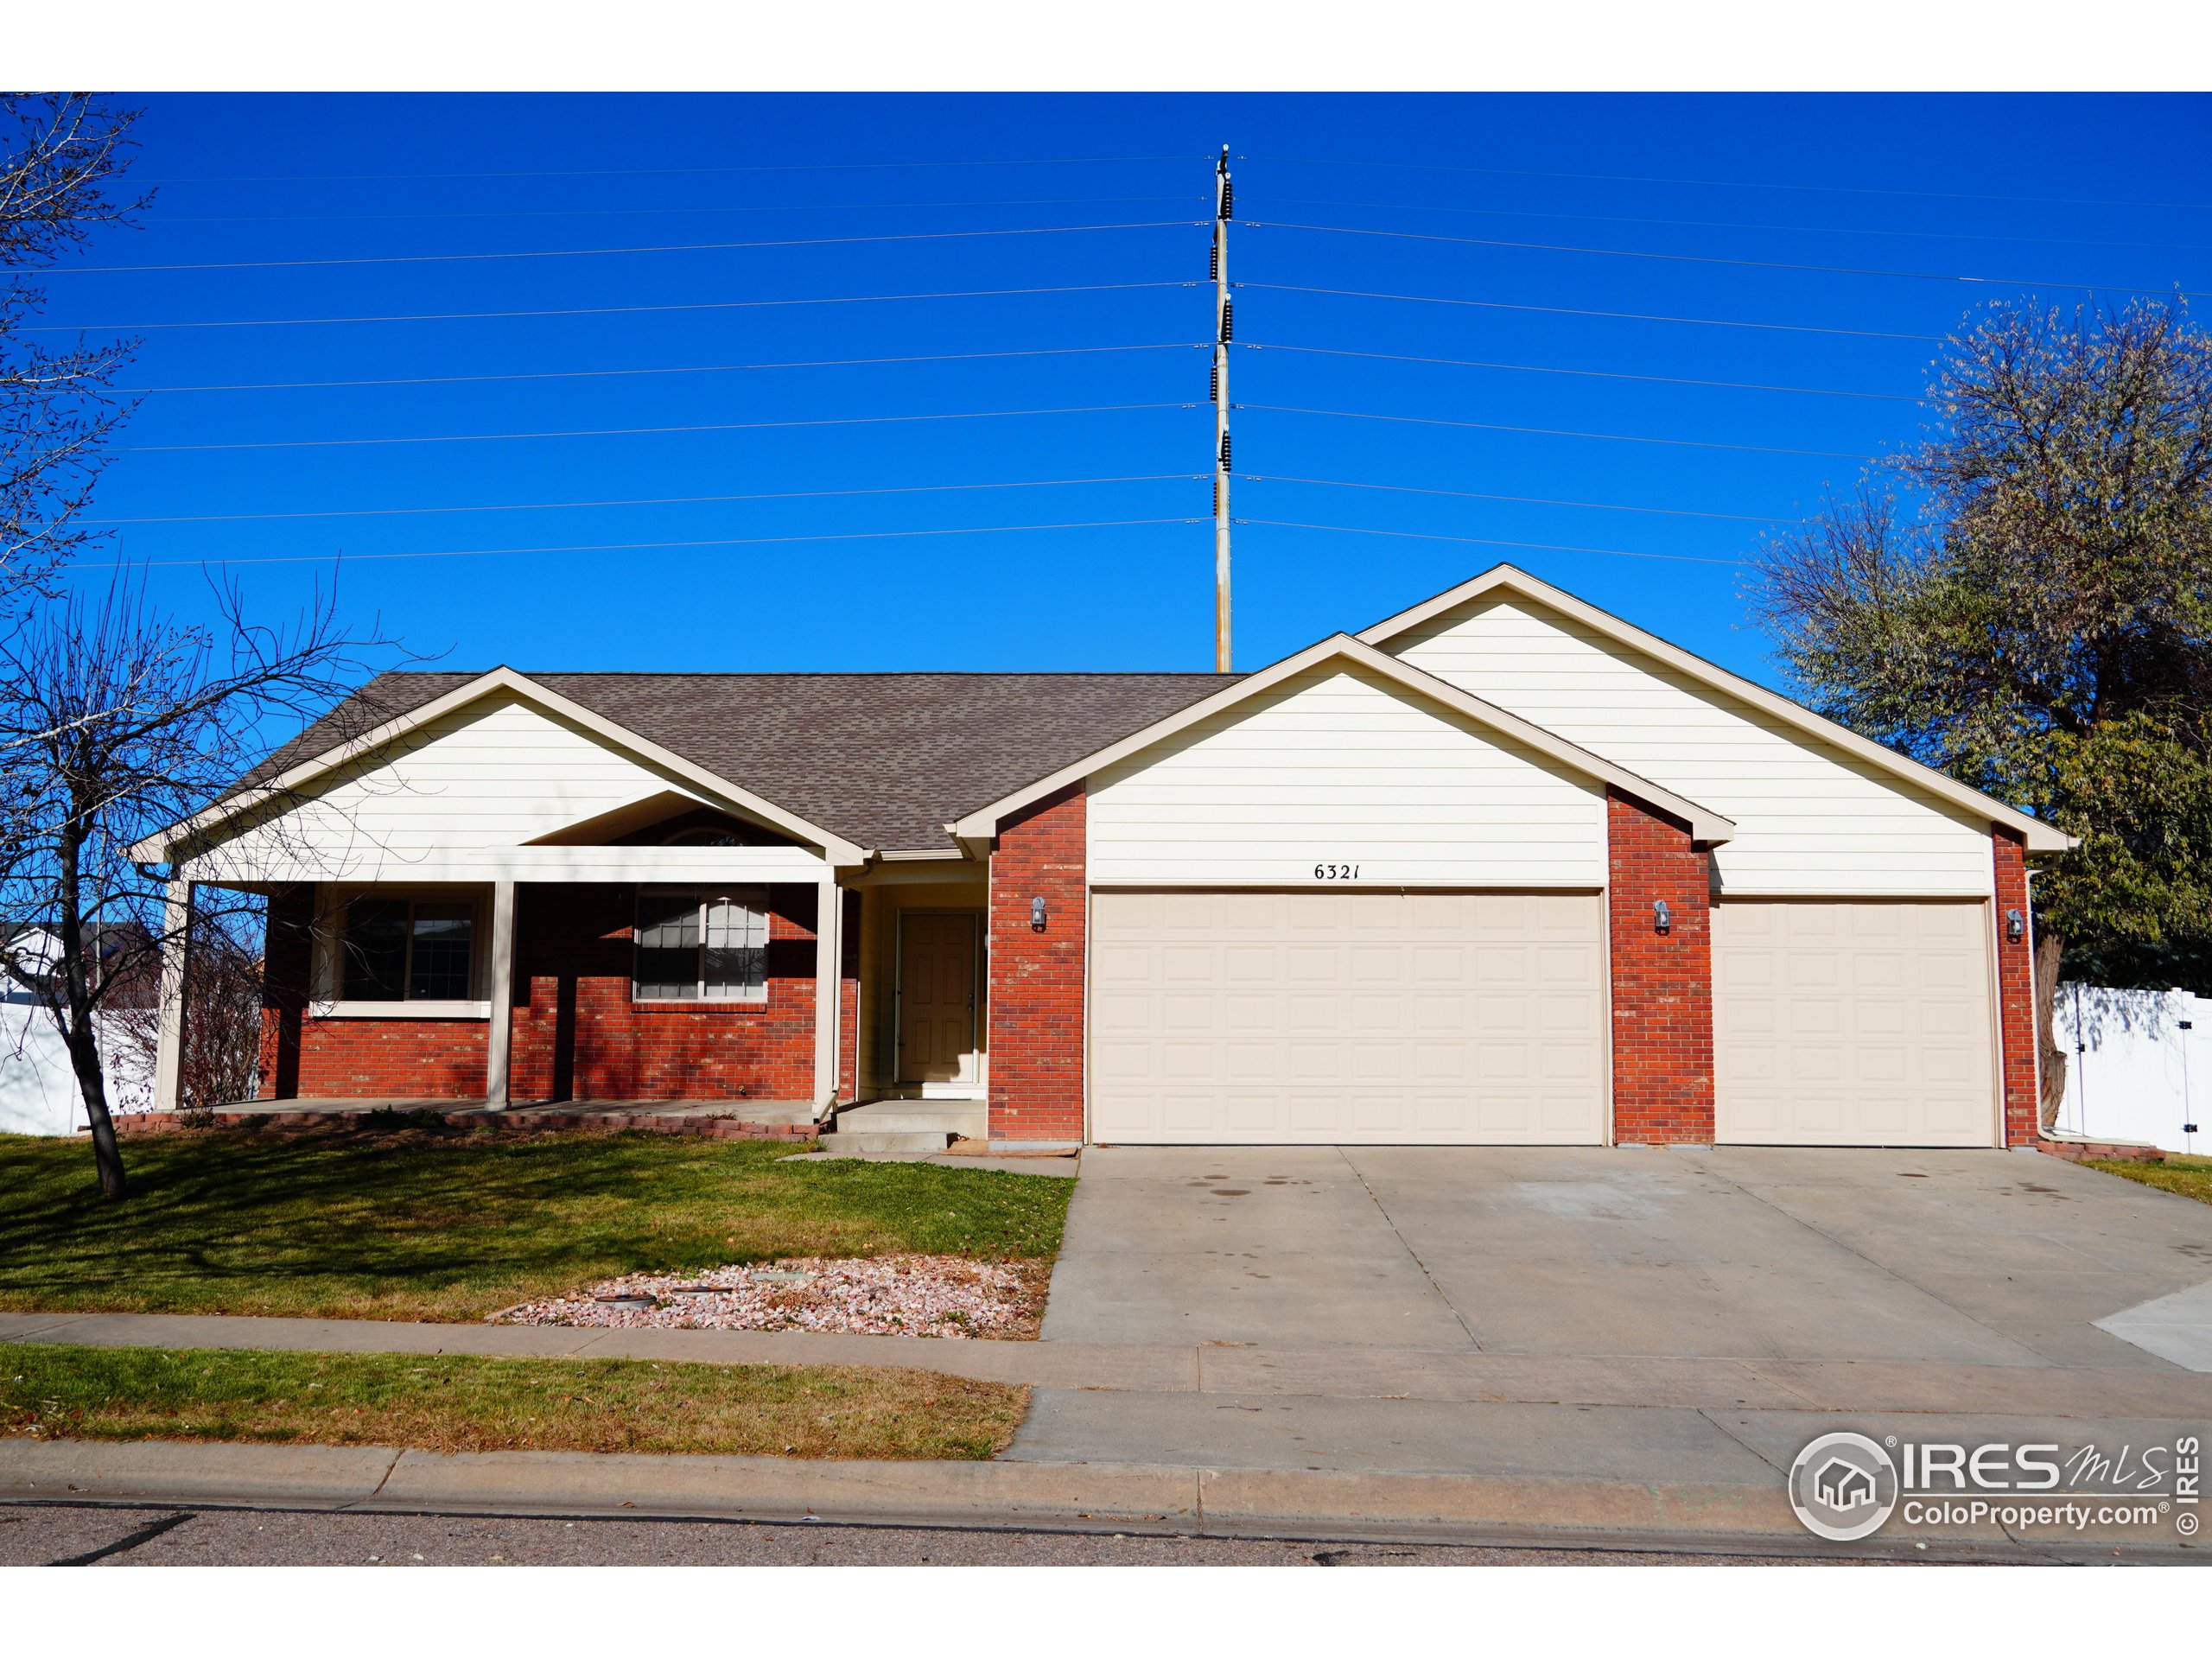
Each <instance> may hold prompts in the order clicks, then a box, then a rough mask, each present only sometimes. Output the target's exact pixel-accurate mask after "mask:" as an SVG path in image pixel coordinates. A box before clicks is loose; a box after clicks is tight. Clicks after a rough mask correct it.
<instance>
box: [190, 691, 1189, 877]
mask: <svg viewBox="0 0 2212 1659" xmlns="http://www.w3.org/2000/svg"><path fill="white" fill-rule="evenodd" d="M486 678H487V676H486V675H484V674H476V673H459V672H428V673H423V672H411V673H392V674H383V675H379V676H378V677H376V678H375V679H373V680H372V681H370V682H369V683H368V684H367V685H365V686H364V687H363V688H362V689H361V690H359V691H358V692H356V693H355V694H354V695H353V696H352V697H349V698H348V699H346V702H343V703H341V704H340V706H339V707H338V708H336V709H333V710H332V711H331V712H330V714H329V715H326V716H325V717H324V718H323V719H321V720H320V721H316V722H315V724H314V725H312V726H309V727H308V728H307V729H306V730H305V731H303V732H302V733H301V734H299V736H297V737H296V738H294V739H293V740H292V741H290V742H289V743H287V744H286V745H284V747H283V748H281V749H279V750H278V751H277V753H275V754H273V755H271V756H270V758H269V759H268V760H266V761H264V763H263V764H262V765H261V766H257V767H256V768H255V769H254V770H253V771H252V772H249V773H248V774H247V775H246V776H245V778H243V779H240V780H239V783H238V788H237V789H236V790H234V791H232V796H231V797H226V801H228V800H231V799H232V798H235V797H236V796H238V795H239V794H241V793H244V792H246V791H251V789H252V788H253V787H254V786H256V785H261V784H265V783H267V782H269V781H270V780H271V779H276V778H278V777H281V776H283V774H285V773H286V772H292V771H294V770H296V768H298V767H300V766H302V764H303V763H306V762H308V761H311V760H315V759H317V758H319V757H321V756H323V755H325V754H327V753H330V752H331V751H333V750H334V749H335V748H338V747H340V746H343V745H345V744H346V742H347V741H348V740H354V741H358V738H359V734H361V733H363V732H364V731H365V730H368V729H369V728H376V727H381V726H383V725H385V724H387V723H390V722H392V721H402V720H404V717H405V716H406V715H410V714H411V713H413V712H415V711H416V710H417V709H423V708H424V707H426V706H427V705H429V704H430V703H432V702H435V701H437V700H438V699H439V698H441V697H444V696H448V695H450V694H451V693H453V692H455V691H458V690H461V689H462V688H464V687H467V686H468V685H470V684H472V683H474V682H476V681H479V680H483V679H486ZM508 678H510V679H512V680H518V681H520V682H524V683H526V685H527V686H534V687H539V688H543V690H545V691H547V692H550V693H551V694H552V695H553V696H556V697H558V698H561V699H563V700H565V701H567V702H573V703H575V704H576V705H577V706H579V707H580V708H582V709H586V710H588V711H589V712H590V713H592V714H594V715H597V716H599V717H600V718H601V719H603V720H606V721H610V722H612V723H613V724H614V725H616V726H619V727H621V728H623V729H624V730H626V731H627V732H629V733H632V734H635V735H636V736H637V737H639V738H640V739H643V740H645V741H646V742H648V743H651V744H652V745H654V746H656V747H659V748H662V749H665V750H667V751H668V752H669V753H671V754H673V755H676V756H678V757H680V758H681V759H683V760H686V761H689V762H690V763H691V764H692V765H694V766H698V767H700V768H701V769H702V770H703V771H705V772H710V773H712V774H714V775H715V776H716V777H717V778H720V779H726V780H728V782H729V783H730V784H732V785H736V786H739V787H741V788H742V789H744V790H747V791H751V792H753V794H756V795H759V796H760V797H761V798H763V799H765V800H767V801H770V802H772V803H774V804H776V805H778V806H779V807H782V808H784V809H785V810H786V811H788V812H790V813H791V814H793V815H796V816H797V817H799V818H802V819H804V820H806V821H808V822H809V823H814V824H819V825H821V826H823V828H824V829H828V830H829V831H831V832H833V833H834V834H836V835H837V836H842V838H844V839H845V840H847V841H849V842H853V843H854V844H855V846H859V847H863V848H870V849H875V850H878V851H884V852H893V851H918V850H932V849H942V850H944V851H946V852H950V851H951V850H952V846H951V843H950V842H949V841H948V840H947V838H946V836H945V828H944V826H945V825H946V824H947V823H950V821H951V820H953V819H954V818H957V817H959V816H960V815H961V814H962V813H963V812H966V811H967V810H969V809H970V808H972V807H974V806H976V805H977V804H980V803H982V802H984V801H988V800H990V799H992V798H994V797H995V796H998V795H1001V794H1003V793H1005V792H1006V791H1007V790H1009V789H1012V788H1014V787H1015V786H1016V785H1020V784H1024V783H1027V781H1029V780H1030V779H1033V778H1035V777H1038V776H1039V775H1040V774H1042V773H1045V772H1051V771H1052V770H1053V769H1054V768H1056V767H1058V766H1062V765H1065V763H1066V762H1067V761H1068V760H1072V759H1074V758H1076V757H1077V756H1079V755H1083V754H1087V753H1090V752H1091V751H1092V750H1095V749H1096V748H1098V747H1101V746H1102V745H1103V744H1105V743H1108V742H1110V741H1113V740H1114V739H1115V738H1116V737H1119V736H1121V735H1122V734H1123V733H1125V732H1128V731H1131V730H1133V729H1135V728H1139V727H1142V726H1148V725H1151V724H1152V723H1153V722H1154V721H1157V720H1159V719H1160V718H1161V717H1162V716H1163V715H1166V714H1168V713H1171V712H1173V710H1175V709H1180V708H1183V707H1185V706H1186V705H1188V704H1190V703H1192V702H1197V701H1198V699H1199V698H1201V697H1203V696H1206V695H1208V694H1209V693H1211V692H1216V691H1218V690H1221V687H1222V684H1223V677H1222V676H1221V675H1218V674H1116V673H1097V674H944V673H926V672H924V673H906V674H899V673H884V674H596V673H543V674H526V675H519V676H515V675H509V676H508ZM219 806H220V804H219ZM217 816H219V812H218V814H217ZM165 838H166V837H164V839H165Z"/></svg>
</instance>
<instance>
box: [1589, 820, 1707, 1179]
mask: <svg viewBox="0 0 2212 1659" xmlns="http://www.w3.org/2000/svg"><path fill="white" fill-rule="evenodd" d="M1605 815H1606V822H1607V826H1608V831H1609V835H1608V839H1609V842H1610V849H1611V853H1610V862H1611V883H1610V886H1609V890H1608V903H1609V905H1610V906H1611V912H1610V916H1609V918H1608V919H1609V925H1610V928H1611V937H1612V982H1613V1138H1614V1140H1616V1141H1619V1142H1621V1143H1622V1144H1624V1145H1631V1146H1633V1145H1647V1146H1648V1145H1662V1144H1665V1143H1668V1142H1693V1143H1700V1144H1703V1143H1709V1142H1710V1141H1712V1139H1713V930H1712V902H1711V884H1710V883H1711V879H1710V876H1709V874H1708V873H1707V857H1706V855H1705V854H1703V853H1700V852H1698V851H1696V850H1695V849H1694V848H1693V847H1692V846H1691V844H1690V835H1689V829H1688V826H1687V825H1685V824H1683V823H1681V822H1680V821H1679V820H1677V819H1675V818H1670V817H1664V816H1662V815H1661V814H1659V813H1656V812H1654V811H1652V810H1650V809H1649V808H1647V807H1645V806H1643V805H1642V804H1639V803H1637V802H1635V801H1631V800H1629V799H1627V798H1624V797H1623V796H1619V795H1614V794H1610V793H1609V794H1608V795H1607V797H1606V799H1605ZM1655 899H1665V900H1666V901H1667V908H1668V910H1669V912H1672V914H1673V918H1674V920H1673V925H1671V926H1670V928H1669V931H1667V932H1665V933H1663V934H1662V933H1660V932H1658V931H1656V929H1655V928H1654V926H1653V925H1652V924H1653V912H1652V908H1651V906H1652V901H1653V900H1655Z"/></svg>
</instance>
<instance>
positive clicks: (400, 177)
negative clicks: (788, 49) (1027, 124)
mask: <svg viewBox="0 0 2212 1659" xmlns="http://www.w3.org/2000/svg"><path fill="white" fill-rule="evenodd" d="M1190 159H1191V157H1189V156H1006V157H996V158H993V159H991V160H988V161H975V162H787V163H782V164H761V165H754V166H747V167H587V168H569V169H565V170H562V171H542V172H502V173H232V174H219V175H213V176H203V177H200V178H167V179H162V178H154V179H146V180H143V181H142V182H143V183H146V184H366V183H393V182H407V181H416V180H422V179H642V178H668V177H675V176H677V175H691V174H701V173H865V172H887V171H894V170H898V169H902V168H929V167H1104V166H1109V165H1118V164H1121V163H1123V162H1187V161H1189V160H1190ZM1205 159H1211V158H1210V157H1208V158H1205Z"/></svg>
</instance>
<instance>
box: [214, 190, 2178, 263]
mask: <svg viewBox="0 0 2212 1659" xmlns="http://www.w3.org/2000/svg"><path fill="white" fill-rule="evenodd" d="M1107 200H1116V198H1107ZM1128 200H1172V198H1165V197H1156V198H1146V197H1131V198H1128ZM1268 200H1271V201H1279V202H1281V203H1282V204H1283V205H1284V206H1285V207H1363V208H1366V209H1368V210H1370V211H1371V212H1374V213H1463V214H1467V215H1471V216H1472V217H1474V218H1477V219H1556V220H1560V221H1563V222H1569V223H1573V224H1578V225H1662V226H1670V227H1672V228H1675V229H1678V230H1693V231H1769V232H1804V233H1806V234H1808V235H1813V236H1884V237H1891V238H1902V239H1904V240H1905V241H1921V242H2004V243H2016V244H2019V245H2023V246H2028V245H2032V246H2036V247H2046V248H2133V249H2146V248H2158V249H2164V250H2165V251H2179V252H2184V253H2202V252H2204V251H2206V245H2205V244H2203V243H2201V242H2114V241H2110V240H2107V239H2105V238H2090V237H2078V236H1989V235H1986V234H1982V233H1980V232H1973V231H1889V230H1878V229H1876V228H1874V227H1872V226H1851V225H1774V224H1760V223H1758V222H1755V221H1751V220H1745V219H1653V218H1649V217H1646V216H1644V215H1641V214H1631V213H1540V212H1538V211H1537V210H1535V208H1532V207H1461V206H1459V205H1458V204H1456V203H1449V204H1447V203H1444V202H1430V201H1341V200H1336V199H1335V198H1333V197H1323V196H1271V197H1269V198H1268ZM978 205H979V206H980V205H982V204H978ZM990 205H993V206H997V205H999V204H995V203H994V204H990ZM1005 205H1007V206H1009V207H1010V206H1014V205H1016V204H1014V203H1007V204H1005ZM671 211H673V210H671ZM175 222H179V223H181V222H183V221H175Z"/></svg>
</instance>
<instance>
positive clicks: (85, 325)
mask: <svg viewBox="0 0 2212 1659" xmlns="http://www.w3.org/2000/svg"><path fill="white" fill-rule="evenodd" d="M1197 286H1198V283H1195V282H1166V283H1064V284H1062V285H1060V286H1058V287H1056V288H963V289H950V290H948V291H945V292H941V293H930V294H829V295H822V296H808V297H804V298H801V299H795V300H698V301H692V302H683V303H678V304H672V305H580V306H563V307H558V308H553V309H550V310H543V311H419V312H410V313H404V314H400V315H391V316H361V317H235V318H223V319H219V320H217V321H207V322H61V323H41V324H40V325H38V326H37V327H33V328H25V329H22V330H19V331H18V332H20V333H22V334H95V333H105V332H107V331H109V330H113V331H115V332H117V333H120V334H150V333H151V332H152V331H154V330H155V329H156V328H298V327H308V326H309V325H320V324H322V323H338V322H486V321H493V320H495V319H499V318H506V317H611V316H630V315H635V314H638V313H640V312H647V311H751V310H758V309H760V308H766V307H773V306H785V305H874V304H878V303H882V302H889V301H893V300H988V299H1005V298H1009V297H1012V296H1018V295H1028V294H1108V293H1118V292H1120V291H1122V290H1124V289H1139V288H1196V287H1197Z"/></svg>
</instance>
